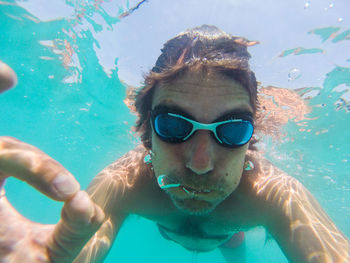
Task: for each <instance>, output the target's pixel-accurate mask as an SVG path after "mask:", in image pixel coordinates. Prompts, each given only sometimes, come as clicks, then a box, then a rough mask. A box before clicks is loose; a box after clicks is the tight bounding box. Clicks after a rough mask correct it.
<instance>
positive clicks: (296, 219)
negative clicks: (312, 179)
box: [254, 162, 350, 263]
mask: <svg viewBox="0 0 350 263" xmlns="http://www.w3.org/2000/svg"><path fill="white" fill-rule="evenodd" d="M260 166H261V167H260V168H261V170H260V173H261V174H260V176H259V179H258V180H257V181H256V182H255V183H254V188H255V189H256V191H257V193H258V195H259V196H261V197H264V200H263V201H265V202H268V203H270V204H274V205H275V206H277V207H281V211H283V212H282V213H283V214H282V215H281V222H279V223H281V224H282V225H285V224H287V226H286V229H288V230H287V231H289V233H288V236H289V239H290V241H291V243H292V244H293V246H303V245H307V246H309V247H310V249H309V252H308V253H309V254H307V255H306V256H307V258H308V259H309V261H308V262H339V263H340V262H343V263H345V262H346V261H347V260H348V259H349V257H350V247H349V243H348V240H347V239H346V237H345V236H344V235H343V234H342V233H341V232H339V230H338V229H337V227H336V226H335V224H334V223H333V222H332V221H331V219H330V218H329V217H328V216H327V214H326V213H325V212H324V211H323V209H322V208H321V206H320V205H319V204H318V203H317V201H316V200H315V199H314V198H313V197H312V195H311V194H310V193H309V191H308V190H306V189H305V188H304V187H303V186H302V184H301V183H300V182H299V181H297V180H296V179H294V178H293V177H290V176H288V175H286V174H284V173H283V172H282V171H280V170H279V169H277V168H275V167H273V166H272V165H271V164H270V163H268V162H264V163H261V164H260ZM315 240H317V242H315ZM279 242H283V241H281V240H280V241H279Z"/></svg>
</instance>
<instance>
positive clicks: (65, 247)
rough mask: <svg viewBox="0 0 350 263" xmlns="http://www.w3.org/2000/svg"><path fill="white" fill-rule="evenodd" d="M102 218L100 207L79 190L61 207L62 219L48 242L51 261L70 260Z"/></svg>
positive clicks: (77, 252)
mask: <svg viewBox="0 0 350 263" xmlns="http://www.w3.org/2000/svg"><path fill="white" fill-rule="evenodd" d="M103 220H104V213H103V212H102V210H101V208H99V207H98V206H97V205H96V204H94V203H93V202H92V201H91V199H90V197H89V196H88V194H87V193H86V192H84V191H79V192H78V193H77V194H76V195H75V196H74V197H73V198H72V199H71V200H69V201H67V202H66V203H65V204H64V206H63V209H62V219H61V221H60V222H59V223H58V224H57V226H56V227H55V230H54V234H53V237H52V240H51V241H50V243H49V248H50V255H51V260H52V262H60V263H61V262H62V263H63V262H72V261H73V259H74V258H75V257H77V255H78V254H79V252H80V250H81V249H82V248H83V247H84V245H85V244H86V243H87V242H88V241H89V239H90V238H91V237H92V236H93V234H94V233H95V232H96V231H97V230H98V228H99V227H100V226H101V224H102V222H103Z"/></svg>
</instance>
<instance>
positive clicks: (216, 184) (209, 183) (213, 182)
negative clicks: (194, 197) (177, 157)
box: [165, 170, 225, 190]
mask: <svg viewBox="0 0 350 263" xmlns="http://www.w3.org/2000/svg"><path fill="white" fill-rule="evenodd" d="M165 175H166V177H167V181H169V182H170V183H175V184H180V185H182V186H185V187H186V186H187V187H190V188H194V189H210V190H222V189H223V186H224V185H225V181H224V176H217V175H215V174H212V173H209V174H206V175H198V174H195V173H193V172H192V171H190V170H188V171H180V170H173V171H170V172H168V173H166V174H165Z"/></svg>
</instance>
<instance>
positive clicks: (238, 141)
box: [216, 120, 254, 146]
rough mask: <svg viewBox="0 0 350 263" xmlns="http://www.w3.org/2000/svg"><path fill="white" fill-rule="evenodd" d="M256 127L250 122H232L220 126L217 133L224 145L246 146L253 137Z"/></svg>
mask: <svg viewBox="0 0 350 263" xmlns="http://www.w3.org/2000/svg"><path fill="white" fill-rule="evenodd" d="M253 131H254V127H253V125H252V123H251V122H250V121H246V120H242V121H240V122H231V123H226V124H222V125H219V126H218V127H217V128H216V133H217V136H218V137H219V139H220V140H221V141H222V143H223V144H226V145H228V146H241V145H244V144H246V143H247V142H248V141H249V140H250V138H251V137H252V135H253Z"/></svg>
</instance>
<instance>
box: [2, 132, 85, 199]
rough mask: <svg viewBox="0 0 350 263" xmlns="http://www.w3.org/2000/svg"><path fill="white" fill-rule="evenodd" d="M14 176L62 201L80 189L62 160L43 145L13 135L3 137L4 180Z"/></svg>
mask: <svg viewBox="0 0 350 263" xmlns="http://www.w3.org/2000/svg"><path fill="white" fill-rule="evenodd" d="M5 176H13V177H16V178H18V179H20V180H23V181H25V182H27V183H29V184H30V185H32V186H34V187H35V188H36V189H38V190H39V191H40V192H42V193H44V194H45V195H47V196H49V197H51V198H53V199H55V200H59V201H65V200H67V199H69V198H71V197H72V196H73V195H74V194H75V193H77V192H78V191H79V189H80V186H79V183H78V182H77V181H76V180H75V178H74V177H73V175H71V174H70V173H69V172H68V171H67V170H66V169H65V168H64V167H63V166H62V165H61V164H60V163H58V162H56V161H55V160H53V159H52V158H51V157H49V156H48V155H46V154H45V153H43V152H42V151H40V150H39V149H37V148H35V147H33V146H31V145H29V144H26V143H23V142H20V141H18V140H16V139H14V138H10V137H0V181H1V180H2V179H4V178H5Z"/></svg>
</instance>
